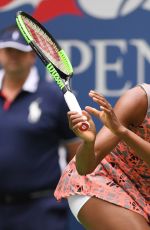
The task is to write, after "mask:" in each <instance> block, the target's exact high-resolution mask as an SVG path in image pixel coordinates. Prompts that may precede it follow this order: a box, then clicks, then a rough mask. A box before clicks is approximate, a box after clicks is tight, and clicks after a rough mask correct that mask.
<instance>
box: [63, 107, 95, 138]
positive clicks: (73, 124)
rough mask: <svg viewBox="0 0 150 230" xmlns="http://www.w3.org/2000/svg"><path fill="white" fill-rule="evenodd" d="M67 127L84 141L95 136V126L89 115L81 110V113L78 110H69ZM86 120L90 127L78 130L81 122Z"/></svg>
mask: <svg viewBox="0 0 150 230" xmlns="http://www.w3.org/2000/svg"><path fill="white" fill-rule="evenodd" d="M67 116H68V121H69V127H70V129H72V130H73V132H74V133H75V134H76V135H77V136H78V137H80V138H82V139H83V140H85V141H90V142H91V141H94V140H95V137H96V128H95V124H94V122H93V120H92V118H91V116H90V115H89V114H88V113H87V112H86V111H84V110H83V111H82V115H81V114H79V113H78V112H73V111H69V112H68V113H67ZM85 121H87V122H88V123H89V124H90V127H89V128H88V130H86V131H80V126H81V124H82V122H85Z"/></svg>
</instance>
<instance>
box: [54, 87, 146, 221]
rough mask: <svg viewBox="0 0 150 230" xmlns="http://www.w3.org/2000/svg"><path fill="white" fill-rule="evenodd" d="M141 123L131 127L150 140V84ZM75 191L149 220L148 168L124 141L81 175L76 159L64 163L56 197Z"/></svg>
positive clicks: (60, 197)
mask: <svg viewBox="0 0 150 230" xmlns="http://www.w3.org/2000/svg"><path fill="white" fill-rule="evenodd" d="M141 87H143V89H144V90H145V92H146V94H147V97H148V110H147V115H146V117H145V120H144V122H143V123H142V124H141V125H140V126H138V127H136V128H135V127H134V128H132V129H131V130H132V131H133V132H135V133H136V134H137V135H139V136H141V137H142V138H143V139H145V140H147V141H148V142H150V85H148V84H145V83H144V84H142V85H141ZM74 194H80V195H88V196H95V197H97V198H100V199H103V200H106V201H108V202H111V203H113V204H116V205H119V206H122V207H124V208H127V209H130V210H132V211H134V212H137V213H139V214H141V215H143V216H144V217H145V218H146V220H147V221H148V222H149V223H150V167H149V166H148V165H147V164H146V163H145V162H143V160H141V159H140V158H139V157H137V156H136V154H135V153H134V151H133V149H131V148H130V147H129V146H128V145H127V144H126V143H125V142H123V141H122V142H119V144H118V145H117V146H116V147H115V149H114V150H113V151H112V152H111V153H110V154H108V155H107V156H106V157H105V158H104V159H103V160H102V161H101V163H100V164H99V165H98V166H97V168H96V169H95V170H94V171H93V173H91V174H88V175H86V176H80V175H79V174H78V172H77V170H76V167H75V158H73V159H72V161H71V162H70V163H69V164H68V165H67V167H66V169H65V171H64V173H63V175H62V176H61V178H60V181H59V183H58V185H57V188H56V190H55V194H54V195H55V197H56V199H57V200H61V199H62V198H67V197H69V196H71V195H74Z"/></svg>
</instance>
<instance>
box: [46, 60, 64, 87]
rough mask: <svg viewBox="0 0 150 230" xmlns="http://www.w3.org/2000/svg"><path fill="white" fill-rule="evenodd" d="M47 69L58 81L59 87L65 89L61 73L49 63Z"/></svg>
mask: <svg viewBox="0 0 150 230" xmlns="http://www.w3.org/2000/svg"><path fill="white" fill-rule="evenodd" d="M46 68H47V69H48V71H49V73H50V74H51V75H52V77H53V79H54V80H55V81H56V83H57V84H58V86H59V87H60V88H61V89H63V88H64V86H65V85H64V83H63V82H62V80H61V78H60V76H59V73H58V72H57V71H56V69H55V68H54V66H53V65H52V64H51V63H49V64H48V65H47V66H46Z"/></svg>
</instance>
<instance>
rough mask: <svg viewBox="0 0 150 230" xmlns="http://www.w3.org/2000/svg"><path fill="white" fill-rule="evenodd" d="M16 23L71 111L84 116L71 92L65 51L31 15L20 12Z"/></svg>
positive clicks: (70, 74)
mask: <svg viewBox="0 0 150 230" xmlns="http://www.w3.org/2000/svg"><path fill="white" fill-rule="evenodd" d="M16 22H17V25H18V28H19V30H20V32H21V33H22V35H23V37H24V38H25V40H26V42H27V43H28V44H29V45H30V46H31V47H32V49H33V50H34V51H35V52H36V54H37V55H38V56H39V57H40V59H41V60H42V62H43V64H44V65H45V67H46V68H47V70H48V72H49V73H50V75H51V77H52V78H53V79H54V81H55V82H56V83H57V85H58V86H59V88H60V89H61V90H62V92H63V94H64V98H65V101H66V103H67V105H68V108H69V110H70V111H76V112H79V113H80V114H82V110H81V108H80V105H79V103H78V101H77V99H76V97H75V95H74V94H73V93H72V92H71V87H70V79H71V77H72V76H73V68H72V65H71V63H70V61H69V58H68V56H67V55H66V53H65V51H64V50H63V49H62V48H61V47H60V45H59V44H58V43H57V41H56V40H55V39H54V37H53V36H52V35H51V34H50V33H49V32H48V31H47V30H46V28H45V27H44V26H43V25H41V24H40V23H39V22H38V21H37V20H35V19H34V18H33V17H32V16H30V15H29V14H27V13H25V12H23V11H18V12H17V15H16ZM88 128H89V123H88V122H87V121H85V122H82V124H81V126H80V128H79V129H80V130H81V131H86V130H87V129H88Z"/></svg>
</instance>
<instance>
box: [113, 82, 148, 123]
mask: <svg viewBox="0 0 150 230" xmlns="http://www.w3.org/2000/svg"><path fill="white" fill-rule="evenodd" d="M146 85H147V84H146ZM147 86H148V85H147ZM149 87H150V85H149ZM115 109H116V110H117V111H121V112H119V113H121V114H122V116H123V117H125V118H126V120H129V122H132V123H133V122H134V123H135V124H139V123H141V122H142V121H143V120H144V117H145V115H146V113H147V112H148V96H147V92H146V91H145V86H144V87H143V84H140V85H136V86H134V87H132V88H131V89H129V90H127V91H126V92H125V93H124V94H123V95H122V96H121V97H120V98H119V99H118V101H117V103H116V105H115Z"/></svg>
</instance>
